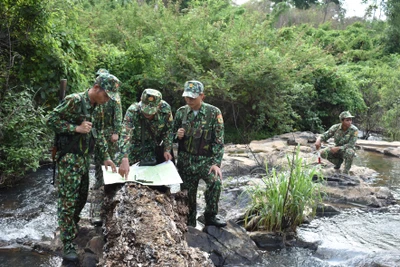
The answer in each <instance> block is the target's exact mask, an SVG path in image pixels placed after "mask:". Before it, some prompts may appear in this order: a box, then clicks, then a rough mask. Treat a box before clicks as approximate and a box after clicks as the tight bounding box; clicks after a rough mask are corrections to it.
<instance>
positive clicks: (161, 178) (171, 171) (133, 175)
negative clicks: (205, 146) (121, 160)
mask: <svg viewBox="0 0 400 267" xmlns="http://www.w3.org/2000/svg"><path fill="white" fill-rule="evenodd" d="M102 169H103V177H104V184H117V183H125V182H135V183H139V184H144V185H172V184H180V183H182V179H181V177H180V176H179V173H178V171H177V169H176V167H175V165H174V164H173V163H172V161H170V160H169V161H167V162H163V163H161V164H158V165H155V166H139V163H135V164H133V165H132V166H131V167H130V171H129V176H128V179H126V180H125V179H124V178H122V176H121V175H120V174H119V173H118V172H117V173H113V172H112V171H111V168H108V170H106V169H105V167H104V166H102Z"/></svg>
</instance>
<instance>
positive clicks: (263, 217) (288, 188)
mask: <svg viewBox="0 0 400 267" xmlns="http://www.w3.org/2000/svg"><path fill="white" fill-rule="evenodd" d="M287 159H288V165H289V169H285V170H280V171H279V172H278V171H277V169H275V168H272V170H271V171H270V172H268V174H267V175H266V176H265V177H263V178H262V179H263V182H264V184H265V186H259V185H257V186H255V187H251V188H248V189H247V190H248V191H247V193H248V195H249V196H250V197H251V199H252V203H251V207H250V208H249V210H248V211H247V212H246V216H245V227H246V229H247V230H266V231H275V232H281V231H287V230H292V231H294V230H296V227H297V226H299V225H300V224H301V223H302V222H303V221H304V218H305V216H314V215H315V211H316V207H317V204H318V203H319V202H321V201H322V196H321V192H320V186H321V184H319V183H315V182H314V181H313V179H314V177H319V179H321V177H322V176H321V174H320V172H319V170H318V169H317V167H315V166H308V165H307V164H306V163H305V161H304V160H303V159H302V158H301V156H300V149H299V147H297V149H296V151H294V152H293V155H288V156H287Z"/></svg>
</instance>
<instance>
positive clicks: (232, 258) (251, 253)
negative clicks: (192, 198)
mask: <svg viewBox="0 0 400 267" xmlns="http://www.w3.org/2000/svg"><path fill="white" fill-rule="evenodd" d="M188 228H189V230H188V232H187V233H186V239H187V242H188V244H189V246H192V247H197V248H200V249H201V250H202V251H205V252H207V253H209V254H210V258H211V260H212V261H213V263H214V264H215V266H239V265H243V264H244V265H252V264H256V263H258V262H260V261H261V254H260V253H259V252H258V250H257V246H256V244H255V243H254V241H252V240H251V239H250V237H249V236H248V234H247V233H246V231H245V230H244V228H242V227H240V226H239V225H238V224H236V223H234V222H233V221H228V222H227V226H225V227H221V228H219V227H215V226H206V227H205V228H204V229H203V231H200V230H198V229H196V228H193V227H188Z"/></svg>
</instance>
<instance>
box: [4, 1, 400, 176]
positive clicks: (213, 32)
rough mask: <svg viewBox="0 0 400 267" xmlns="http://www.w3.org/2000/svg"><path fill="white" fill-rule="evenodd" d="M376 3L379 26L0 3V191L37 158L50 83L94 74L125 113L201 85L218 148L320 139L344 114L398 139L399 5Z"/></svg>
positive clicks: (190, 6) (336, 12) (136, 7)
mask: <svg viewBox="0 0 400 267" xmlns="http://www.w3.org/2000/svg"><path fill="white" fill-rule="evenodd" d="M382 3H384V4H385V6H384V7H385V8H386V9H385V12H386V14H387V20H386V21H380V20H376V19H374V17H373V16H372V15H371V14H373V12H371V13H370V15H371V16H366V17H365V18H364V19H361V18H360V19H356V18H345V16H344V13H343V12H344V10H343V9H342V8H341V6H340V2H339V1H329V0H325V1H322V3H321V1H319V2H317V1H307V0H304V1H301V0H295V1H272V2H270V1H261V2H248V3H246V4H245V5H243V6H237V5H234V4H232V3H231V2H230V1H228V0H206V1H196V0H192V1H182V2H180V1H179V2H174V1H172V2H170V1H146V2H143V1H138V2H136V1H131V0H113V1H111V0H97V1H92V0H19V1H11V0H3V1H2V5H0V66H1V68H0V103H1V104H0V163H1V164H0V177H1V181H0V183H4V181H5V179H6V177H10V176H11V177H12V176H13V175H18V176H21V175H23V174H24V173H25V172H26V171H27V170H29V169H35V168H36V167H38V166H39V161H40V160H42V159H43V158H44V157H45V156H46V155H47V154H48V153H47V152H48V149H49V147H50V146H51V140H52V133H51V132H49V131H48V129H47V128H46V127H45V125H44V116H45V115H46V112H48V111H49V110H51V109H52V108H54V106H55V105H56V104H57V102H58V99H57V98H58V97H57V91H58V84H59V81H60V79H62V78H67V79H68V92H67V93H71V92H78V91H83V90H85V89H86V88H88V87H89V86H90V85H91V84H92V82H93V78H94V73H95V71H96V70H97V69H98V68H100V67H103V68H107V69H108V70H110V72H111V73H113V74H115V75H116V76H117V77H118V78H120V80H121V81H122V82H123V86H122V87H121V94H122V103H123V107H124V109H126V108H127V107H128V105H129V104H130V103H132V102H134V101H136V100H137V98H138V96H139V95H140V93H141V91H142V90H143V89H145V88H149V87H150V88H155V89H158V90H160V91H161V92H162V93H163V96H164V99H166V100H167V101H168V102H169V103H170V104H171V105H172V107H173V110H174V111H175V110H176V109H177V108H178V107H179V106H180V105H182V104H183V99H182V97H181V93H182V87H183V83H184V82H185V81H186V80H188V79H198V80H200V81H202V82H203V83H204V84H205V87H206V95H207V99H206V100H207V101H208V102H210V103H212V104H214V105H216V106H218V107H220V108H221V110H222V112H223V114H224V119H225V123H226V129H227V133H226V141H227V142H237V143H243V142H248V141H250V140H252V139H257V138H265V137H269V136H272V135H275V134H280V133H284V132H289V131H298V130H310V131H313V132H321V131H323V130H325V129H326V128H327V127H329V126H330V125H331V124H333V123H336V122H338V117H337V116H338V114H339V113H340V112H341V111H343V110H350V111H351V112H352V113H354V114H355V115H356V116H357V118H356V121H355V122H356V124H357V126H359V127H360V128H361V129H363V130H364V132H365V133H369V132H370V131H381V132H383V133H384V134H386V135H387V136H388V137H390V138H392V139H393V140H399V139H400V127H399V124H400V121H399V118H400V117H399V115H400V100H399V97H398V96H399V90H400V88H399V86H398V84H400V83H399V80H400V76H399V71H398V70H399V67H400V56H399V54H398V52H399V48H398V43H399V42H398V40H399V36H400V35H399V32H400V20H399V16H400V15H399V14H400V13H399V12H397V10H398V9H399V4H398V3H397V1H394V0H388V1H384V2H382ZM296 7H299V8H300V9H298V8H296ZM371 10H372V11H373V8H372V9H371Z"/></svg>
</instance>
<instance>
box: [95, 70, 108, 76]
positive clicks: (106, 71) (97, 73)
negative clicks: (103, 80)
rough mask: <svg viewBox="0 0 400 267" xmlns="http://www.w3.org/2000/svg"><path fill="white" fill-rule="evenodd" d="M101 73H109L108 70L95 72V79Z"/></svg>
mask: <svg viewBox="0 0 400 267" xmlns="http://www.w3.org/2000/svg"><path fill="white" fill-rule="evenodd" d="M102 73H109V72H108V70H106V69H99V70H98V71H97V72H96V77H97V76H99V75H100V74H102Z"/></svg>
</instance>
